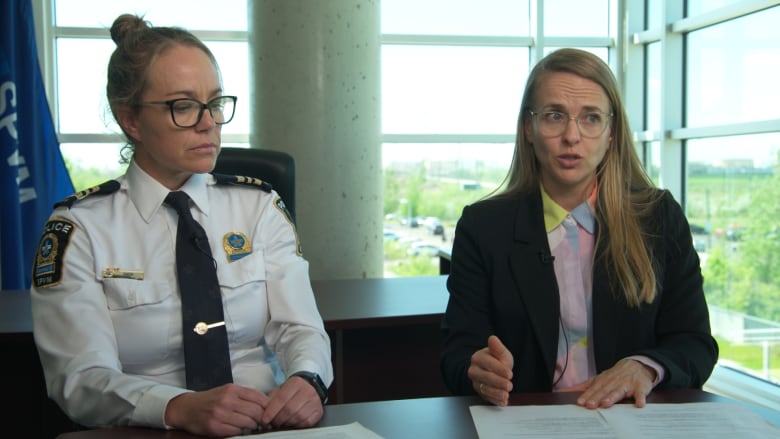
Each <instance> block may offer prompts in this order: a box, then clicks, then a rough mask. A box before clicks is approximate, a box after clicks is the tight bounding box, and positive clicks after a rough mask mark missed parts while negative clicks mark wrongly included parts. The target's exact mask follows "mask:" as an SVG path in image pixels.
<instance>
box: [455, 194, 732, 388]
mask: <svg viewBox="0 0 780 439" xmlns="http://www.w3.org/2000/svg"><path fill="white" fill-rule="evenodd" d="M662 198H663V199H662V200H661V201H660V202H659V203H658V205H657V208H656V211H655V212H654V214H653V218H652V220H649V221H646V222H645V223H644V224H643V226H644V227H645V230H646V231H648V232H650V233H652V236H653V239H652V251H653V255H654V259H655V264H656V265H657V269H656V278H657V284H658V291H659V293H658V294H657V296H656V299H655V300H654V301H653V303H651V304H647V303H642V304H641V305H640V307H638V308H630V307H628V306H627V305H626V304H625V300H624V299H623V298H622V297H623V294H622V292H621V291H618V290H616V289H615V288H613V287H612V286H611V285H610V282H609V280H608V278H607V276H606V272H605V262H604V261H603V259H604V258H602V257H600V256H601V252H600V251H599V250H598V249H597V250H596V262H595V264H594V274H593V340H592V343H593V349H594V353H595V357H596V358H595V362H596V369H597V371H598V372H599V373H600V372H602V371H603V370H605V369H608V368H610V367H612V366H613V365H614V364H615V363H616V362H617V361H618V360H620V359H622V358H625V357H627V356H630V355H645V356H647V357H650V358H652V359H654V360H655V361H657V362H658V363H660V364H661V365H662V366H663V367H664V368H665V372H666V373H665V379H664V381H663V382H662V383H660V384H659V386H658V388H700V387H701V386H702V385H703V384H704V382H705V381H706V380H707V378H708V377H709V376H710V373H711V372H712V369H713V367H714V365H715V362H716V361H717V358H718V346H717V343H716V342H715V340H714V339H713V338H712V336H711V334H710V324H709V313H708V310H707V305H706V303H705V299H704V292H703V289H702V276H701V270H700V267H699V257H698V255H697V253H696V251H695V250H694V249H693V243H692V237H691V232H690V228H689V226H688V222H687V220H686V219H685V216H684V215H683V213H682V209H681V208H680V206H679V204H678V203H677V202H676V201H675V200H674V199H673V198H672V196H671V194H670V193H669V192H664V193H663V197H662ZM596 233H597V234H598V233H605V231H604V230H597V231H596ZM549 255H550V248H549V245H548V242H547V233H546V231H545V227H544V216H543V213H542V199H541V194H540V192H539V191H536V192H535V193H533V194H532V195H526V196H518V197H515V198H501V199H495V198H494V199H489V200H483V201H480V202H478V203H475V204H473V205H470V206H466V207H465V208H464V209H463V214H462V216H461V218H460V220H459V221H458V225H457V227H456V229H455V239H454V242H453V248H452V264H451V267H450V275H449V278H448V280H447V288H448V289H449V292H450V298H449V303H448V305H447V310H446V313H445V316H444V320H443V322H442V331H443V347H442V353H441V370H442V374H443V376H444V380H445V382H446V384H447V386H448V387H449V389H450V390H451V391H452V392H453V393H455V394H470V393H474V390H473V387H472V384H471V380H470V379H469V378H468V376H467V374H466V372H467V370H468V367H469V364H470V360H471V355H472V354H473V353H474V352H476V351H477V350H479V349H482V348H483V347H485V346H487V339H488V336H490V335H492V334H495V335H497V336H498V337H499V338H500V339H501V341H502V342H503V343H504V345H506V346H507V348H508V349H509V350H510V351H511V352H512V355H513V357H514V370H513V379H512V381H513V387H514V389H513V392H542V391H551V390H552V382H553V372H554V369H555V361H556V354H557V350H558V330H559V327H560V326H559V323H558V322H559V312H560V311H559V310H560V306H559V295H558V286H557V282H556V279H555V271H554V268H553V262H552V261H551V260H550V258H549Z"/></svg>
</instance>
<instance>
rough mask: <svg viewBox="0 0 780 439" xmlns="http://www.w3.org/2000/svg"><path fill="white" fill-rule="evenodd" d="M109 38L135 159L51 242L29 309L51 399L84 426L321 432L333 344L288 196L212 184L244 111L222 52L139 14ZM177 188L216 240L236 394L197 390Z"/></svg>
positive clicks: (113, 99)
mask: <svg viewBox="0 0 780 439" xmlns="http://www.w3.org/2000/svg"><path fill="white" fill-rule="evenodd" d="M111 36H112V38H113V40H114V41H115V42H116V44H117V48H116V50H115V52H114V53H113V55H112V56H111V60H110V62H109V66H108V86H107V95H108V101H109V103H110V106H111V110H112V113H113V114H114V117H115V118H116V120H117V122H118V123H119V125H120V126H121V128H122V130H123V132H124V134H125V135H126V137H127V142H128V145H127V147H126V149H125V150H123V153H126V152H127V151H130V152H131V157H130V163H129V167H128V169H127V172H126V174H125V175H123V176H121V177H120V178H119V179H117V180H115V181H114V180H112V181H110V182H107V183H105V184H103V185H100V186H98V187H96V188H92V189H89V190H87V191H83V192H81V193H79V194H76V195H74V196H73V197H70V198H69V199H67V200H64V201H63V202H61V203H59V204H58V205H57V206H56V207H55V209H54V212H53V213H52V215H51V217H50V220H49V222H48V223H47V225H46V229H45V230H44V233H43V237H42V238H41V242H40V245H39V250H38V254H37V256H36V260H35V262H34V268H33V270H34V273H33V276H34V281H33V293H32V305H33V322H34V334H35V340H36V343H37V346H38V350H39V352H40V357H41V361H42V364H43V368H44V372H45V376H46V385H47V388H48V393H49V395H50V396H51V397H52V398H53V399H54V400H55V401H56V402H57V403H58V404H59V405H60V407H62V408H63V410H64V411H65V413H67V414H68V416H70V417H71V418H72V419H73V420H74V421H76V422H78V423H80V424H82V425H86V426H112V425H139V426H149V427H157V428H177V429H183V430H187V431H189V432H193V433H197V434H208V435H215V436H232V435H237V434H240V433H241V432H242V431H247V430H253V429H258V428H260V429H262V428H266V427H269V426H288V427H307V426H312V425H315V424H316V423H317V422H318V421H319V419H320V418H321V416H322V414H323V403H324V402H325V398H326V395H327V385H329V384H330V383H331V382H332V379H333V371H332V365H331V361H330V341H329V339H328V336H327V334H326V332H325V330H324V327H323V323H322V319H321V317H320V315H319V313H318V311H317V308H316V304H315V301H314V297H313V293H312V289H311V285H310V281H309V277H308V263H307V262H306V261H305V260H304V259H303V258H302V256H301V253H300V247H299V245H298V238H297V235H296V232H295V226H294V224H293V222H292V221H291V219H290V217H289V215H287V212H286V209H285V208H284V204H283V203H282V201H281V200H280V199H279V197H278V195H277V194H276V193H275V192H274V191H272V190H271V188H270V187H269V186H268V185H267V184H261V182H259V181H258V180H256V179H244V180H242V179H238V178H231V177H227V178H225V177H223V178H216V177H215V176H214V175H212V174H209V172H211V171H212V169H213V168H214V164H215V161H216V158H217V155H218V154H219V151H220V132H221V125H222V124H225V123H228V122H229V121H230V119H232V117H233V110H234V105H235V101H236V98H235V97H232V96H225V95H223V90H222V84H221V77H220V72H219V69H218V66H217V63H216V60H215V58H214V56H213V55H212V53H211V52H210V51H209V49H208V48H207V47H206V46H205V45H204V44H203V43H202V42H201V41H199V40H198V39H197V38H196V37H194V36H193V35H192V34H191V33H189V32H187V31H185V30H182V29H179V28H168V27H152V26H150V25H149V24H148V23H147V22H145V21H143V20H142V19H141V18H139V17H136V16H132V15H123V16H120V17H118V18H117V19H116V21H115V22H114V24H113V26H112V28H111ZM123 155H125V154H123ZM241 181H243V182H245V184H241ZM226 183H228V184H226ZM172 191H180V192H184V193H186V194H187V195H188V197H189V199H191V200H192V202H191V212H192V215H193V217H194V219H195V220H196V221H197V222H198V223H199V224H200V225H201V226H202V227H203V230H204V231H205V235H206V236H205V237H206V238H207V239H208V247H209V249H210V252H211V255H213V261H214V264H215V266H216V275H217V278H218V282H219V289H218V290H219V292H220V295H221V302H222V304H223V312H224V320H223V321H221V322H218V323H213V324H211V325H210V326H209V328H211V327H212V326H224V332H226V335H227V340H228V344H229V362H230V367H229V369H230V371H232V383H228V384H224V385H219V386H216V387H212V388H209V389H205V390H199V391H192V390H189V389H188V388H187V387H186V383H187V380H185V356H184V350H183V347H182V340H183V338H184V336H183V332H184V330H183V329H182V311H181V309H182V301H181V292H180V286H179V282H178V281H177V275H176V270H175V267H176V261H177V259H176V251H177V245H176V243H177V239H176V238H177V222H178V218H179V215H178V214H177V211H176V210H174V209H172V208H171V207H170V206H168V205H166V204H165V202H164V200H165V199H166V197H167V196H168V194H169V193H170V192H172ZM198 274H199V273H193V276H197V275H198ZM218 329H220V330H222V328H218ZM208 330H209V329H208V328H205V329H204V332H205V331H208ZM214 331H217V329H214ZM196 332H198V331H196Z"/></svg>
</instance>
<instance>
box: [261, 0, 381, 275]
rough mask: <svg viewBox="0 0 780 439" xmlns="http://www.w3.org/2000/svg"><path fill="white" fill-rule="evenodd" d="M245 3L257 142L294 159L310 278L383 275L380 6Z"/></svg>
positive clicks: (363, 2)
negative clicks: (246, 4)
mask: <svg viewBox="0 0 780 439" xmlns="http://www.w3.org/2000/svg"><path fill="white" fill-rule="evenodd" d="M248 5H249V10H250V24H249V29H250V34H251V36H250V47H251V49H250V51H251V53H250V59H251V66H252V78H253V79H252V81H253V82H252V86H253V93H254V94H253V96H252V97H251V101H252V102H251V104H252V105H253V121H252V122H253V123H252V131H251V142H252V146H253V147H259V148H269V149H278V150H282V151H287V152H289V153H290V154H292V156H293V157H294V158H295V161H296V182H295V184H296V194H295V196H296V200H295V209H296V215H297V223H298V232H299V234H300V238H301V242H302V244H303V254H304V257H305V258H306V259H307V260H308V261H309V262H310V274H311V277H312V279H350V278H375V277H382V276H383V257H384V256H383V235H382V221H383V218H382V150H381V117H380V116H381V101H380V97H381V77H380V73H381V70H380V42H379V34H380V23H379V1H378V0H376V1H374V0H257V1H251V0H249V1H248Z"/></svg>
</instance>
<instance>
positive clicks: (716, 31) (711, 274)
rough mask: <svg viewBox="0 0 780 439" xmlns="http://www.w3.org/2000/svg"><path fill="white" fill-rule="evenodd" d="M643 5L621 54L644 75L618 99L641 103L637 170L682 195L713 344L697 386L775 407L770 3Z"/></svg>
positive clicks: (778, 180) (777, 334)
mask: <svg viewBox="0 0 780 439" xmlns="http://www.w3.org/2000/svg"><path fill="white" fill-rule="evenodd" d="M646 3H647V5H646V10H647V14H648V15H647V16H646V18H645V20H644V22H641V21H640V20H638V21H636V22H633V23H632V25H631V31H630V32H632V35H631V39H633V40H634V42H635V44H634V45H632V46H633V47H631V48H630V49H629V50H628V52H629V53H630V54H631V55H630V56H629V59H628V63H627V64H628V66H629V68H628V73H627V76H631V75H636V74H642V72H643V74H644V78H645V80H644V81H643V83H642V84H638V85H639V86H638V87H635V88H634V89H632V88H630V87H629V88H627V90H626V94H627V96H628V97H627V102H628V104H629V106H631V104H632V102H633V103H634V104H636V102H640V101H641V102H642V106H641V108H643V109H644V116H643V118H642V119H641V121H640V122H641V123H640V124H639V125H638V126H635V127H634V128H635V129H637V130H638V136H637V137H638V138H639V140H640V141H642V142H643V144H644V148H645V151H646V158H647V160H646V164H647V166H648V170H649V171H650V174H651V176H652V177H653V178H654V180H655V181H656V182H657V183H659V184H660V185H661V186H663V187H666V188H668V189H670V190H671V191H672V192H673V193H674V194H675V196H676V198H677V199H678V200H680V201H681V202H682V203H683V207H684V209H685V212H686V215H687V217H688V221H689V223H690V224H691V231H692V235H693V241H694V246H695V248H696V250H697V251H698V252H699V256H700V259H701V265H702V273H703V275H704V290H705V294H706V296H707V300H708V304H709V305H710V321H711V325H712V329H713V333H714V335H715V337H716V338H717V340H718V343H719V345H720V349H721V350H720V360H719V367H718V368H716V372H715V373H714V374H713V377H712V378H711V379H710V380H709V381H708V383H707V386H709V387H710V389H711V390H714V391H717V392H719V393H725V394H731V396H736V397H740V396H741V397H744V396H745V395H747V394H749V395H750V398H752V399H753V400H754V402H757V403H760V404H764V405H767V406H769V407H773V408H775V409H777V408H778V407H780V398H779V397H778V395H780V391H778V390H779V388H778V386H777V385H778V383H780V260H778V258H777V257H776V255H777V254H778V253H779V251H780V230H778V225H777V220H776V218H777V216H778V214H780V211H778V208H779V206H780V204H778V201H777V200H778V199H780V191H779V190H778V188H779V187H780V175H778V170H780V167H779V166H780V163H779V162H778V159H779V158H780V109H778V107H777V105H775V103H776V102H777V101H778V99H780V91H778V89H777V87H772V86H768V84H771V83H773V82H774V78H773V77H771V75H772V72H776V71H778V69H780V53H779V52H780V49H778V48H779V47H780V30H778V29H777V26H773V25H772V23H777V22H778V20H780V6H778V4H780V2H764V3H762V4H755V3H750V2H739V4H737V2H735V1H729V0H723V1H712V2H710V1H707V2H703V1H698V0H697V1H694V0H689V1H688V2H680V4H679V5H677V6H675V7H668V6H669V4H670V3H669V2H666V5H667V7H666V8H661V7H660V6H661V3H662V2H661V1H655V0H648V1H647V2H646ZM767 3H774V4H775V5H774V6H771V5H770V6H771V7H768V6H767ZM628 7H629V8H632V7H636V9H630V10H629V11H628V14H629V15H631V14H639V16H640V17H641V16H642V10H641V8H642V6H641V5H634V6H628ZM686 11H687V14H686ZM664 13H665V14H666V15H664ZM662 37H663V38H662ZM639 87H642V90H639ZM632 123H633V122H632ZM749 377H752V379H751V378H749ZM762 383H763V384H762ZM736 387H740V388H741V389H740V390H736ZM744 389H750V391H745V390H744Z"/></svg>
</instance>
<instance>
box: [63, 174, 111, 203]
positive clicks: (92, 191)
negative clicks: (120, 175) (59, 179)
mask: <svg viewBox="0 0 780 439" xmlns="http://www.w3.org/2000/svg"><path fill="white" fill-rule="evenodd" d="M118 190H119V182H118V181H116V180H108V181H106V182H104V183H101V184H99V185H97V186H93V187H91V188H89V189H84V190H83V191H81V192H76V193H75V194H73V195H71V196H69V197H68V198H65V199H64V200H62V201H60V202H58V203H56V204H55V205H54V208H55V209H56V208H58V207H61V206H65V207H67V208H68V209H70V208H71V207H72V206H73V204H74V203H75V202H76V201H81V200H83V199H84V198H87V197H89V196H91V195H108V194H112V193H114V192H116V191H118Z"/></svg>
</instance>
